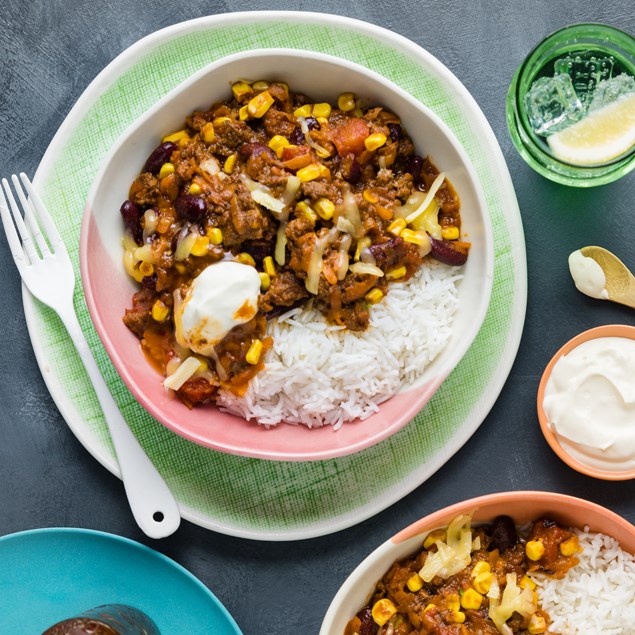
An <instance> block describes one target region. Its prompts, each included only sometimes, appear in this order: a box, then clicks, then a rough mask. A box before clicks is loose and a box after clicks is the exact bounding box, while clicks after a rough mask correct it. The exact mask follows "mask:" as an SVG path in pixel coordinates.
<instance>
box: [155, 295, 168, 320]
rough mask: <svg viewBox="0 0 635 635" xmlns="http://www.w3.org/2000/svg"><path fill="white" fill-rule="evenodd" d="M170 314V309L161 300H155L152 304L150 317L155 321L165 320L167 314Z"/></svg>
mask: <svg viewBox="0 0 635 635" xmlns="http://www.w3.org/2000/svg"><path fill="white" fill-rule="evenodd" d="M169 314H170V309H168V307H167V306H165V304H164V303H163V302H161V300H157V301H156V302H155V303H154V304H153V305H152V319H153V320H154V321H155V322H165V320H166V319H167V317H168V315H169Z"/></svg>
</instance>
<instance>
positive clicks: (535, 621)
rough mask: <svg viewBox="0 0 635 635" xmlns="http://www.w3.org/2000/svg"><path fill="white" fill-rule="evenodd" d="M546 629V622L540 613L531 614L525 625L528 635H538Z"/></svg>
mask: <svg viewBox="0 0 635 635" xmlns="http://www.w3.org/2000/svg"><path fill="white" fill-rule="evenodd" d="M546 630H547V622H546V621H545V618H544V617H540V615H532V616H531V619H530V620H529V624H528V625H527V632H528V633H529V634H530V635H539V634H540V633H544V632H545V631H546Z"/></svg>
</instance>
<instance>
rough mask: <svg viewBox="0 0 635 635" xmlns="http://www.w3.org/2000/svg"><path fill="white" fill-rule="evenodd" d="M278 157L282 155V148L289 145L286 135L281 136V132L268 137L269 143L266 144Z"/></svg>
mask: <svg viewBox="0 0 635 635" xmlns="http://www.w3.org/2000/svg"><path fill="white" fill-rule="evenodd" d="M267 145H268V146H269V147H270V148H271V149H272V150H273V151H274V152H275V153H276V155H277V157H278V158H279V159H280V158H281V157H282V150H283V149H284V148H285V147H286V146H288V145H289V140H288V139H287V138H286V137H283V136H282V135H281V134H277V135H274V136H273V137H271V139H269V143H268V144H267Z"/></svg>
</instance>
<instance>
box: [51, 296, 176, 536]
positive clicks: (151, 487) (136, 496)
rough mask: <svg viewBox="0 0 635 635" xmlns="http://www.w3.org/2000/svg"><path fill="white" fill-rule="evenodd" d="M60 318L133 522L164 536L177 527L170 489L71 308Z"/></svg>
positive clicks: (154, 534)
mask: <svg viewBox="0 0 635 635" xmlns="http://www.w3.org/2000/svg"><path fill="white" fill-rule="evenodd" d="M71 306H72V305H71ZM60 317H61V319H62V322H63V323H64V326H65V327H66V330H67V331H68V333H69V335H70V336H71V339H72V340H73V343H74V344H75V347H76V348H77V352H78V353H79V355H80V357H81V360H82V362H83V363H84V366H85V368H86V371H87V372H88V376H89V377H90V380H91V382H92V384H93V388H94V389H95V393H96V394H97V399H99V403H100V404H101V407H102V410H103V412H104V417H105V418H106V423H107V424H108V430H109V431H110V436H111V437H112V442H113V445H114V446H115V453H116V455H117V461H118V462H119V468H120V470H121V478H122V480H123V484H124V488H125V490H126V496H127V497H128V503H129V504H130V509H131V510H132V514H133V516H134V518H135V520H136V521H137V524H138V525H139V527H140V528H141V529H142V531H143V532H144V533H145V534H146V535H147V536H149V537H150V538H164V537H166V536H169V535H171V534H173V533H174V532H175V531H176V530H177V529H178V527H179V524H180V522H181V514H180V512H179V508H178V506H177V503H176V501H175V499H174V496H173V495H172V492H170V490H169V489H168V486H167V484H166V482H165V481H164V480H163V477H162V476H161V474H159V472H158V471H157V469H156V468H155V467H154V465H153V464H152V461H150V459H149V458H148V455H147V454H146V453H145V451H144V449H143V448H142V447H141V445H140V444H139V442H138V441H137V438H136V437H135V435H134V434H133V433H132V431H131V430H130V428H129V427H128V424H127V423H126V421H125V419H124V418H123V416H122V414H121V412H120V411H119V408H118V406H117V404H116V403H115V400H114V399H113V398H112V395H111V394H110V391H109V390H108V386H107V385H106V382H105V381H104V379H103V377H102V375H101V372H100V370H99V367H98V366H97V363H96V362H95V358H94V357H93V354H92V352H91V350H90V347H89V346H88V342H87V341H86V338H85V337H84V333H83V331H82V328H81V326H80V324H79V321H78V319H77V315H76V314H75V311H74V310H71V311H64V312H62V313H60Z"/></svg>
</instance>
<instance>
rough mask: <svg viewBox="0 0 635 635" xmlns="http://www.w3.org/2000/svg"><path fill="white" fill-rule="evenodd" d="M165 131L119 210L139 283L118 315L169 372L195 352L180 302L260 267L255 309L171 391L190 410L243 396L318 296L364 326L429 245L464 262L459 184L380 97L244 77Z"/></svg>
mask: <svg viewBox="0 0 635 635" xmlns="http://www.w3.org/2000/svg"><path fill="white" fill-rule="evenodd" d="M166 132H169V134H167V135H166V136H165V137H164V138H163V139H161V140H160V144H159V145H158V146H157V148H156V149H155V150H154V151H153V152H152V153H151V154H150V156H149V157H148V159H147V161H146V162H145V164H144V166H143V168H142V170H141V172H140V174H139V175H138V176H137V177H136V178H135V179H134V181H133V183H132V184H131V187H130V192H129V198H128V200H127V201H125V202H124V203H123V205H122V207H121V215H122V218H123V222H124V226H125V237H124V248H125V259H124V262H125V265H126V268H127V271H128V273H129V274H130V275H131V276H132V277H133V278H134V279H135V280H136V281H137V282H139V283H140V285H141V287H142V288H141V290H140V291H138V292H137V293H136V294H135V295H134V297H133V299H132V307H131V308H130V309H128V310H126V313H125V315H124V318H123V319H124V322H125V324H126V325H127V326H128V328H130V330H131V331H132V332H133V333H134V334H135V335H136V336H137V337H138V338H139V339H140V340H141V343H142V348H143V350H144V351H145V352H146V355H147V356H148V357H149V358H150V360H151V361H152V363H153V364H154V365H155V366H156V367H157V368H158V369H159V370H160V371H161V372H163V374H164V375H165V376H166V377H171V376H172V375H173V374H174V373H175V372H176V370H177V369H178V368H179V367H180V365H181V364H182V363H183V362H184V360H186V359H187V358H188V357H191V356H192V351H189V350H184V347H183V346H182V345H181V346H179V344H178V341H181V340H178V338H177V337H176V334H175V331H176V329H177V328H178V325H177V323H176V322H175V316H174V312H175V310H176V308H175V297H176V296H179V297H180V298H184V297H185V294H186V293H187V291H188V289H189V288H190V287H191V285H192V283H193V281H194V280H195V279H196V277H197V276H198V275H199V274H200V273H201V272H202V271H203V270H205V269H206V268H207V267H209V266H213V265H214V263H217V262H219V261H225V260H237V261H238V262H241V263H243V264H247V265H250V266H254V267H256V269H257V271H258V273H259V276H260V280H261V295H260V297H259V299H258V307H257V308H258V312H257V314H256V316H255V317H254V318H253V319H251V320H250V321H249V322H247V324H241V325H240V326H237V327H235V328H233V329H231V330H230V331H229V332H228V333H227V334H226V336H225V339H223V340H221V341H220V343H218V344H217V345H216V347H215V352H214V354H213V355H212V356H211V357H207V358H203V357H202V356H201V355H197V356H196V357H197V358H198V359H199V361H200V366H199V368H198V369H196V370H195V371H193V372H192V373H191V374H190V375H189V376H187V377H185V378H184V379H183V381H182V382H179V386H178V388H176V389H175V392H176V394H177V396H178V397H179V398H181V400H182V401H183V402H184V403H185V404H186V405H187V406H189V407H194V406H197V405H203V404H208V403H213V402H214V400H215V397H216V394H217V392H218V389H219V387H223V388H229V389H230V390H232V391H233V392H235V393H236V394H242V393H243V392H244V390H245V389H246V386H247V384H248V382H249V380H250V379H251V378H252V377H253V376H254V375H255V374H256V373H257V372H258V371H259V370H260V369H261V368H263V357H264V354H265V353H266V351H267V349H268V348H269V347H270V346H271V345H272V342H271V339H270V338H268V337H267V336H266V332H267V319H272V318H273V317H274V316H278V315H280V314H281V313H284V312H285V311H287V310H289V309H290V308H293V307H297V306H299V305H302V304H303V303H306V302H312V303H313V305H314V306H315V307H316V308H317V309H319V310H320V311H321V312H322V313H323V314H324V316H325V318H326V319H327V320H328V321H329V322H331V323H333V324H337V325H341V326H344V327H346V328H348V329H350V330H352V331H361V330H364V329H367V328H368V325H369V321H370V315H371V312H372V305H373V304H375V303H377V302H380V301H381V299H382V298H383V296H384V295H386V294H387V293H389V292H390V286H391V284H393V283H399V282H400V281H406V280H408V279H409V278H410V277H411V276H412V275H413V274H414V273H415V272H416V271H417V269H418V268H419V267H421V266H425V258H426V256H430V257H435V258H437V259H438V260H441V261H444V262H447V263H448V264H462V262H465V259H466V258H467V254H468V251H469V244H468V243H465V242H460V236H461V218H460V205H459V198H458V196H457V194H456V192H455V191H454V189H453V187H452V185H451V184H450V183H449V182H448V180H447V179H445V178H444V175H443V174H440V173H439V170H438V169H437V168H436V167H435V165H434V164H433V163H432V161H431V160H430V159H429V158H427V157H423V156H421V155H418V154H416V151H415V148H414V146H413V143H412V141H411V139H410V138H409V136H408V134H407V132H406V130H405V129H404V128H403V126H402V125H401V121H400V120H399V117H398V115H397V114H394V113H391V112H389V111H387V110H385V109H384V108H382V107H381V105H378V104H369V107H366V105H365V104H364V103H363V102H362V100H360V99H359V98H358V97H357V96H355V95H353V94H352V93H343V94H342V95H340V97H339V99H338V102H337V105H335V104H328V103H325V102H319V103H316V102H315V101H313V100H311V99H310V98H309V97H307V96H306V95H301V94H294V93H292V92H290V90H289V88H288V86H287V85H286V84H284V83H282V82H269V83H267V82H262V81H261V82H255V83H252V84H249V83H246V82H236V83H235V84H233V86H232V95H231V97H230V98H229V99H227V100H226V101H223V102H218V103H215V104H213V105H212V106H211V107H210V108H209V110H206V111H197V112H194V113H192V114H191V115H190V116H189V117H187V119H186V120H185V125H184V127H183V129H181V130H178V131H166ZM157 141H159V140H157ZM256 284H257V281H256ZM177 300H178V298H177ZM177 304H178V303H177ZM211 317H213V316H211ZM177 322H178V320H177ZM194 366H195V364H190V367H194Z"/></svg>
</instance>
